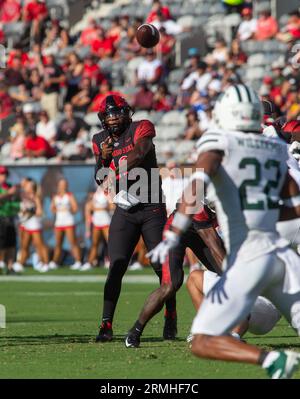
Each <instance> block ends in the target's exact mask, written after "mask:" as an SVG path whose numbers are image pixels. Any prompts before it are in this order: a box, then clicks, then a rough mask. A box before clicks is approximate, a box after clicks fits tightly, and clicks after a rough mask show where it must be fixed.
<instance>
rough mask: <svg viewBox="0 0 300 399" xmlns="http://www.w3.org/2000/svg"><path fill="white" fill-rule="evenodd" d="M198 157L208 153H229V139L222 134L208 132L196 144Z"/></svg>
mask: <svg viewBox="0 0 300 399" xmlns="http://www.w3.org/2000/svg"><path fill="white" fill-rule="evenodd" d="M196 151H197V155H198V156H199V155H200V154H202V153H203V152H207V151H222V152H224V153H225V154H226V153H228V139H227V138H226V136H225V134H223V133H221V132H214V131H208V132H207V133H204V134H203V135H202V136H201V138H200V139H199V140H198V141H197V144H196Z"/></svg>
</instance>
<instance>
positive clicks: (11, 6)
mask: <svg viewBox="0 0 300 399" xmlns="http://www.w3.org/2000/svg"><path fill="white" fill-rule="evenodd" d="M20 17H21V5H20V2H19V1H18V0H4V2H3V3H2V5H1V11H0V21H1V22H3V23H9V22H15V21H18V20H19V19H20Z"/></svg>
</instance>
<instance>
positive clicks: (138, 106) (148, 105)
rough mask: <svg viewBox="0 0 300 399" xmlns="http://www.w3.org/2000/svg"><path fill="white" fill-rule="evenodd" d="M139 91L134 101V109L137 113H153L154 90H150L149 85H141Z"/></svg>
mask: <svg viewBox="0 0 300 399" xmlns="http://www.w3.org/2000/svg"><path fill="white" fill-rule="evenodd" d="M138 86H139V90H138V91H137V93H135V95H134V98H133V101H132V104H131V105H132V107H133V109H134V110H135V111H139V110H145V111H151V109H152V106H153V97H154V93H153V92H152V90H151V89H150V88H149V86H148V85H147V83H144V82H142V83H139V85H138Z"/></svg>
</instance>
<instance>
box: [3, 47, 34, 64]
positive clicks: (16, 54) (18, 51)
mask: <svg viewBox="0 0 300 399" xmlns="http://www.w3.org/2000/svg"><path fill="white" fill-rule="evenodd" d="M15 58H20V59H21V64H22V66H25V67H26V66H27V65H28V62H29V57H28V54H27V53H25V52H24V51H23V49H22V47H21V46H20V45H16V46H15V48H13V49H12V50H11V51H10V52H9V54H8V58H7V62H6V64H7V66H8V67H9V68H11V67H12V66H13V62H14V59H15Z"/></svg>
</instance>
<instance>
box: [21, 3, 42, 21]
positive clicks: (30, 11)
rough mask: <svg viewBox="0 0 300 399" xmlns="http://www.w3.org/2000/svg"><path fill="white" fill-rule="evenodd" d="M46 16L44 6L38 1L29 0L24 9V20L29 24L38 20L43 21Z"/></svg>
mask: <svg viewBox="0 0 300 399" xmlns="http://www.w3.org/2000/svg"><path fill="white" fill-rule="evenodd" d="M47 15H48V9H47V6H46V4H45V3H44V2H43V3H42V2H38V0H31V1H29V3H27V4H26V5H25V7H24V20H25V21H26V22H31V21H34V20H38V19H43V18H45V17H46V16H47Z"/></svg>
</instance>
